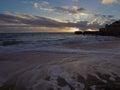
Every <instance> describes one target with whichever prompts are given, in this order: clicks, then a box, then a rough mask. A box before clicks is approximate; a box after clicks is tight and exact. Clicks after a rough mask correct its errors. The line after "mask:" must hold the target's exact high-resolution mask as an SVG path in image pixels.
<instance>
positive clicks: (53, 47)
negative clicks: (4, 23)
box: [0, 33, 118, 53]
mask: <svg viewBox="0 0 120 90" xmlns="http://www.w3.org/2000/svg"><path fill="white" fill-rule="evenodd" d="M115 39H118V38H117V37H110V36H109V37H108V36H92V35H75V34H74V33H1V34H0V53H11V52H18V51H29V50H35V51H36V50H37V51H39V50H42V51H60V52H61V51H62V52H64V51H68V52H69V51H71V50H69V49H68V48H67V47H64V45H65V44H67V45H70V44H73V43H74V44H83V43H95V42H100V41H111V40H115ZM72 51H74V50H73V49H72ZM77 51H78V50H77Z"/></svg>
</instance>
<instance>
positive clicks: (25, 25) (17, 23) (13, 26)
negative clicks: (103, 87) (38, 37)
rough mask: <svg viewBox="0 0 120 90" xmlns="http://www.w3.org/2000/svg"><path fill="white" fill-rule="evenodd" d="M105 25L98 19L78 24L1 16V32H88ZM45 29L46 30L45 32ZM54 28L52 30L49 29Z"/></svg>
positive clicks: (28, 17) (17, 16) (21, 15)
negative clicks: (71, 30)
mask: <svg viewBox="0 0 120 90" xmlns="http://www.w3.org/2000/svg"><path fill="white" fill-rule="evenodd" d="M104 25H105V23H103V24H101V22H100V21H99V20H98V19H95V20H93V21H79V22H76V23H72V22H60V21H56V20H53V19H50V18H47V17H40V16H34V15H25V14H11V13H5V14H0V32H1V30H13V32H14V31H15V30H17V29H19V30H21V31H25V30H28V31H30V30H34V29H35V30H37V31H39V30H41V31H42V29H43V27H45V28H46V30H47V29H48V30H52V29H53V28H54V31H55V30H58V29H57V28H59V29H61V30H62V31H63V28H65V27H69V28H70V27H76V28H80V29H82V30H86V29H89V28H93V29H96V28H101V27H103V26H104ZM45 28H44V30H45ZM49 28H52V29H49Z"/></svg>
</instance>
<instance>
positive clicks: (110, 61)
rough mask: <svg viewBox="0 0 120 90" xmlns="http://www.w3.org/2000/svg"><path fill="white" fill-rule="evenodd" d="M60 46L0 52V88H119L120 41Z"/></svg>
mask: <svg viewBox="0 0 120 90" xmlns="http://www.w3.org/2000/svg"><path fill="white" fill-rule="evenodd" d="M95 44H96V45H99V46H96V47H95V46H94V45H95ZM103 44H104V47H106V46H108V48H104V47H101V45H103ZM105 45H106V46H105ZM60 47H61V46H60ZM99 47H100V48H104V49H99ZM111 47H112V48H111ZM61 48H63V49H61V50H60V49H59V50H58V49H56V50H55V49H54V50H53V49H49V50H42V49H41V50H38V51H36V50H33V51H22V52H16V53H14V52H13V53H6V54H5V53H3V54H0V76H1V77H3V78H5V79H7V81H4V80H3V79H0V82H1V83H0V84H1V87H0V90H119V89H120V70H119V68H120V41H114V43H111V42H109V41H104V42H99V44H98V42H97V43H93V44H83V46H81V47H80V46H79V45H78V44H71V45H68V44H65V45H63V46H62V47H61ZM52 50H53V51H52ZM6 66H7V67H6Z"/></svg>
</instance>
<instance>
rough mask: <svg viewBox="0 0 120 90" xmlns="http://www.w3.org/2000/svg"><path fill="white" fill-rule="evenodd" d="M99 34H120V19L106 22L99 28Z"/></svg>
mask: <svg viewBox="0 0 120 90" xmlns="http://www.w3.org/2000/svg"><path fill="white" fill-rule="evenodd" d="M99 32H100V34H101V35H110V36H118V35H120V21H116V22H113V23H112V24H110V25H108V24H106V26H105V28H100V31H99Z"/></svg>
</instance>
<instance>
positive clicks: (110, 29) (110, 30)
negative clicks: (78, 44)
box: [75, 21, 120, 36]
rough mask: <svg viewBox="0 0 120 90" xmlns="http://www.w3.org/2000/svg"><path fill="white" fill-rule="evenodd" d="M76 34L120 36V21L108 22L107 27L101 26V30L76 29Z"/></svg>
mask: <svg viewBox="0 0 120 90" xmlns="http://www.w3.org/2000/svg"><path fill="white" fill-rule="evenodd" d="M75 34H89V35H102V36H120V21H116V22H113V23H112V24H110V25H108V24H106V26H105V28H100V29H99V31H84V32H81V31H76V32H75Z"/></svg>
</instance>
